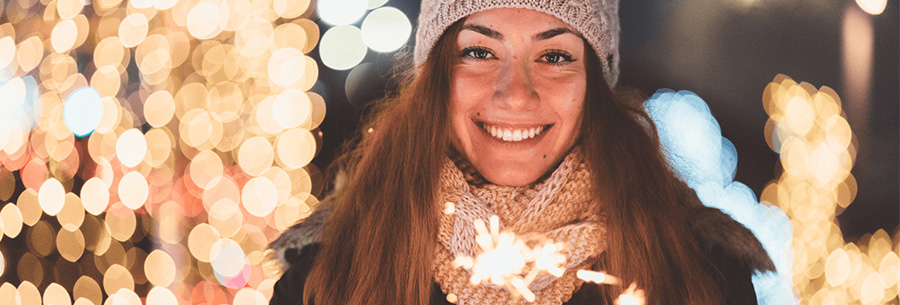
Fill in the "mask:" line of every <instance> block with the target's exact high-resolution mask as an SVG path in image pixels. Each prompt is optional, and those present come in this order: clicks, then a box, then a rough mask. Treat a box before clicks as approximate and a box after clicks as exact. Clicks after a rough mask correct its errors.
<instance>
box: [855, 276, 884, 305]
mask: <svg viewBox="0 0 900 305" xmlns="http://www.w3.org/2000/svg"><path fill="white" fill-rule="evenodd" d="M884 288H885V287H884V281H882V280H881V276H879V275H878V273H874V272H873V273H870V274H869V275H868V276H866V279H865V280H863V282H862V291H860V300H861V301H862V303H863V304H865V305H868V304H879V303H881V300H882V299H883V298H884Z"/></svg>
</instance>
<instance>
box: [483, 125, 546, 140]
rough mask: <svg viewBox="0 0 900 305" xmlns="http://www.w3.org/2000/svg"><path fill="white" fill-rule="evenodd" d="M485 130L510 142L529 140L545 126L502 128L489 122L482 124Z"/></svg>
mask: <svg viewBox="0 0 900 305" xmlns="http://www.w3.org/2000/svg"><path fill="white" fill-rule="evenodd" d="M482 128H483V129H484V131H485V132H487V133H488V134H490V135H491V136H493V137H495V138H497V139H501V140H503V141H508V142H518V141H522V140H527V139H531V138H534V137H536V136H538V135H540V134H541V132H543V131H544V126H540V127H532V128H525V129H512V128H500V127H497V126H492V125H488V124H484V125H483V126H482Z"/></svg>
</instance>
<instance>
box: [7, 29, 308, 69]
mask: <svg viewBox="0 0 900 305" xmlns="http://www.w3.org/2000/svg"><path fill="white" fill-rule="evenodd" d="M304 40H305V39H304ZM14 58H16V41H15V40H13V38H12V37H9V36H6V37H3V38H0V68H6V67H7V66H9V64H11V63H12V61H13V59H14Z"/></svg>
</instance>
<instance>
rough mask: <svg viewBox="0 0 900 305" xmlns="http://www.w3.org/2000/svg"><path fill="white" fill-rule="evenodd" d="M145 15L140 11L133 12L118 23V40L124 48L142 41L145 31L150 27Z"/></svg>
mask: <svg viewBox="0 0 900 305" xmlns="http://www.w3.org/2000/svg"><path fill="white" fill-rule="evenodd" d="M148 22H149V21H148V20H147V16H144V14H141V13H134V14H131V15H128V17H125V18H124V19H122V23H120V24H119V41H121V42H122V45H123V46H125V47H126V48H132V47H135V46H137V45H139V44H141V42H142V41H144V38H146V37H147V31H148V30H149V28H150V25H149V23H148Z"/></svg>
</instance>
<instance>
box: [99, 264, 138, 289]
mask: <svg viewBox="0 0 900 305" xmlns="http://www.w3.org/2000/svg"><path fill="white" fill-rule="evenodd" d="M119 289H126V290H134V278H133V277H131V272H129V271H128V269H127V268H125V267H124V266H122V265H119V264H113V265H112V266H109V268H108V269H106V272H104V273H103V290H105V291H106V293H108V294H112V293H111V292H113V291H115V292H118V291H119ZM115 292H113V293H115Z"/></svg>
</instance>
